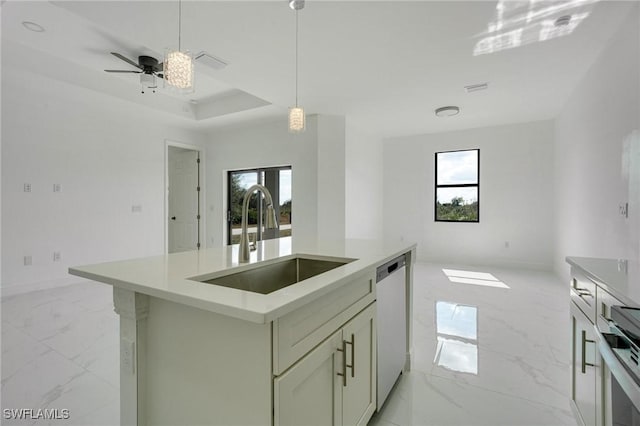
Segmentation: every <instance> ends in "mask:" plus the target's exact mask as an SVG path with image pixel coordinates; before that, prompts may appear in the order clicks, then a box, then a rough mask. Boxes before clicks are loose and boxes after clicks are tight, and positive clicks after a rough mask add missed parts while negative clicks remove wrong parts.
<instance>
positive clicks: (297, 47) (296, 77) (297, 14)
mask: <svg viewBox="0 0 640 426" xmlns="http://www.w3.org/2000/svg"><path fill="white" fill-rule="evenodd" d="M297 107H298V9H296V108H297Z"/></svg>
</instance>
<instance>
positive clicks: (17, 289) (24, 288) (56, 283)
mask: <svg viewBox="0 0 640 426" xmlns="http://www.w3.org/2000/svg"><path fill="white" fill-rule="evenodd" d="M83 282H89V280H87V279H84V278H79V277H64V278H57V279H53V280H46V281H37V282H33V283H17V284H4V283H3V284H2V288H1V289H0V293H1V294H0V297H1V298H2V299H4V298H7V297H11V296H16V295H19V294H25V293H31V292H33V291H39V290H49V289H52V288H59V287H66V286H68V285H71V284H79V283H83Z"/></svg>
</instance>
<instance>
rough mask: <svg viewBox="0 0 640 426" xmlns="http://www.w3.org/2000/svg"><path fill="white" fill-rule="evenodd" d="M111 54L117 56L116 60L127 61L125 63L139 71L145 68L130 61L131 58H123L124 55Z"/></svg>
mask: <svg viewBox="0 0 640 426" xmlns="http://www.w3.org/2000/svg"><path fill="white" fill-rule="evenodd" d="M111 54H112V55H113V56H115V57H116V58H120V59H122V60H123V61H125V62H127V63H129V64H131V65H133V66H134V67H136V68H139V69H142V68H143V67H141V66H140V65H138V64H136V63H135V62H133V61H132V60H131V59H129V58H125V57H124V56H122V55H121V54H119V53H116V52H111Z"/></svg>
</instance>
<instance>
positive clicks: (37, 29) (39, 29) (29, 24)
mask: <svg viewBox="0 0 640 426" xmlns="http://www.w3.org/2000/svg"><path fill="white" fill-rule="evenodd" d="M22 26H23V27H25V28H26V29H28V30H29V31H33V32H36V33H43V32H44V27H43V26H42V25H40V24H36V23H35V22H31V21H23V22H22Z"/></svg>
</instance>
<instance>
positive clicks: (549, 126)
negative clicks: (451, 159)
mask: <svg viewBox="0 0 640 426" xmlns="http://www.w3.org/2000/svg"><path fill="white" fill-rule="evenodd" d="M472 148H480V222H479V223H448V222H435V221H434V184H435V183H434V173H435V171H434V162H435V158H434V157H435V153H436V152H439V151H448V150H460V149H472ZM383 149H384V176H383V178H384V233H385V237H386V238H390V239H403V240H405V241H415V242H417V243H418V258H419V259H420V260H424V261H436V262H449V263H462V264H489V265H491V264H496V265H512V266H524V267H533V268H543V269H550V268H551V264H552V249H553V235H552V228H553V226H552V225H553V217H552V210H553V209H552V206H551V203H552V201H553V185H552V182H553V160H552V152H553V123H552V122H551V121H542V122H533V123H524V124H514V125H508V126H498V127H488V128H480V129H472V130H464V131H456V132H448V133H439V134H426V135H418V136H410V137H403V138H396V139H389V140H385V141H384V145H383ZM505 242H509V248H505Z"/></svg>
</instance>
